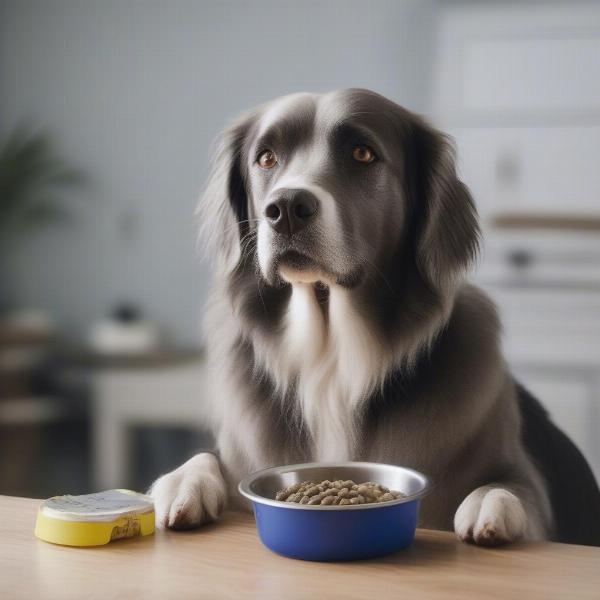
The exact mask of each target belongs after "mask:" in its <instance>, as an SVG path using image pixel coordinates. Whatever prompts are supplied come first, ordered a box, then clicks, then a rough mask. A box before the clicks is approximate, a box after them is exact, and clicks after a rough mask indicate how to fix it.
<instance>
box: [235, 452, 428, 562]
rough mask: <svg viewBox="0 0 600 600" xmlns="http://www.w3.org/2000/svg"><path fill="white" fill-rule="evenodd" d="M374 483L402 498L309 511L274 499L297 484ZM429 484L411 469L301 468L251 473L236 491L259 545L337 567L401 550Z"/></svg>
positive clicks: (373, 465)
mask: <svg viewBox="0 0 600 600" xmlns="http://www.w3.org/2000/svg"><path fill="white" fill-rule="evenodd" d="M325 479H329V480H332V481H333V480H337V479H352V480H353V481H355V482H357V483H362V482H365V481H375V482H377V483H380V484H381V485H384V486H386V487H388V488H389V489H391V490H396V491H399V492H403V493H404V494H406V496H405V497H403V498H400V499H398V500H391V501H389V502H382V503H374V504H357V505H345V506H320V505H316V506H309V505H307V504H296V503H289V502H280V501H278V500H275V495H276V493H277V492H278V491H279V490H281V489H283V488H286V487H288V486H290V485H292V484H294V483H298V482H300V481H315V482H320V481H324V480H325ZM429 487H430V483H429V480H428V478H427V477H426V476H425V475H423V474H421V473H419V472H417V471H413V470H412V469H407V468H405V467H397V466H394V465H385V464H380V463H366V462H347V463H305V464H300V465H288V466H285V467H273V468H271V469H265V470H263V471H258V472H256V473H253V474H252V475H250V476H249V477H247V478H246V479H244V480H243V481H242V482H241V483H240V485H239V491H240V493H241V494H243V495H244V496H245V497H246V498H248V499H249V500H251V501H252V507H253V509H254V516H255V518H256V527H257V529H258V535H259V536H260V539H261V541H262V543H263V544H264V545H265V546H266V547H267V548H270V549H271V550H273V551H274V552H277V553H278V554H282V555H284V556H288V557H290V558H299V559H302V560H317V561H334V560H337V561H342V560H357V559H365V558H373V557H374V556H382V555H384V554H390V553H391V552H395V551H397V550H400V549H402V548H406V546H408V545H409V544H410V543H411V542H412V541H413V539H414V537H415V529H416V526H417V517H418V513H419V503H420V500H421V498H422V497H423V496H424V495H425V494H426V493H427V492H428V490H429Z"/></svg>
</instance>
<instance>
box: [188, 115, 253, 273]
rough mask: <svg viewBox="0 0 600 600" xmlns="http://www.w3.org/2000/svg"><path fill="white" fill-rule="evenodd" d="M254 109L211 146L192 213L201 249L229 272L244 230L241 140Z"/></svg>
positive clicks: (245, 198)
mask: <svg viewBox="0 0 600 600" xmlns="http://www.w3.org/2000/svg"><path fill="white" fill-rule="evenodd" d="M255 119H256V112H255V111H253V112H250V113H246V114H244V115H242V116H241V117H240V118H239V119H237V120H236V121H235V122H234V123H233V124H232V125H230V126H229V127H227V129H225V130H224V131H223V132H222V133H221V134H220V135H219V136H218V138H217V140H216V141H215V144H214V146H213V152H212V155H213V159H212V168H211V171H210V174H209V177H208V181H207V182H206V186H205V188H204V191H203V193H202V196H201V198H200V202H199V204H198V208H197V210H196V215H197V217H198V218H199V219H200V239H201V241H202V242H203V245H204V252H205V253H206V254H207V255H209V256H210V257H215V258H216V260H217V262H218V263H219V264H220V265H221V266H222V267H223V268H225V269H226V270H227V271H232V270H233V269H234V268H235V267H236V265H237V264H238V262H239V260H240V257H241V242H242V239H243V237H244V236H245V235H246V233H247V232H248V196H247V191H246V175H245V173H244V169H243V165H242V162H243V160H242V149H243V145H244V140H245V139H246V136H247V134H248V131H249V129H250V127H251V126H252V124H253V123H254V122H255Z"/></svg>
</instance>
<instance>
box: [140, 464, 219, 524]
mask: <svg viewBox="0 0 600 600" xmlns="http://www.w3.org/2000/svg"><path fill="white" fill-rule="evenodd" d="M149 493H150V495H151V496H152V498H153V499H154V508H155V511H156V524H157V526H158V527H163V528H166V527H168V528H171V529H189V528H192V527H198V526H200V525H202V524H203V523H206V522H208V521H213V520H214V519H216V518H217V517H218V515H219V513H220V512H221V511H222V510H223V508H224V507H225V504H226V501H227V486H226V484H225V479H224V478H223V474H222V472H221V468H220V465H219V460H218V459H217V457H216V456H215V455H214V454H210V453H208V452H203V453H202V454H196V456H193V457H192V458H190V460H188V461H187V462H186V463H184V464H183V465H181V466H180V467H179V468H177V469H175V470H174V471H171V472H170V473H167V474H166V475H163V476H162V477H160V478H159V479H157V480H156V481H155V482H154V483H153V484H152V487H151V488H150V492H149Z"/></svg>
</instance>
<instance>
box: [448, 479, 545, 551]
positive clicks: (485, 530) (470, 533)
mask: <svg viewBox="0 0 600 600" xmlns="http://www.w3.org/2000/svg"><path fill="white" fill-rule="evenodd" d="M528 496H530V494H529V493H527V491H525V490H523V487H522V486H519V485H514V486H513V485H510V484H509V485H504V484H501V483H497V484H489V485H484V486H482V487H479V488H477V489H476V490H474V491H473V492H471V493H470V494H469V495H468V496H467V497H466V498H465V499H464V500H463V501H462V503H461V504H460V506H459V507H458V510H457V511H456V514H455V516H454V530H455V532H456V535H457V536H458V537H459V539H461V540H463V541H465V542H474V543H475V544H478V545H480V546H497V545H500V544H505V543H507V542H513V541H516V540H519V539H528V540H533V539H541V538H543V537H544V526H543V523H542V519H541V515H540V514H539V513H538V511H537V510H536V508H535V506H534V505H533V503H532V502H531V501H530V499H529V498H528Z"/></svg>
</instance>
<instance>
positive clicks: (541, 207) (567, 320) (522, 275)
mask: <svg viewBox="0 0 600 600" xmlns="http://www.w3.org/2000/svg"><path fill="white" fill-rule="evenodd" d="M439 24H440V25H439V26H440V30H439V45H438V52H437V58H438V59H437V66H436V70H435V78H434V85H433V106H434V114H435V120H436V122H437V125H438V126H439V127H440V128H441V129H442V130H444V131H447V132H449V133H450V134H451V135H452V136H454V138H455V139H456V143H457V155H458V169H459V173H460V176H461V179H462V180H463V181H464V182H465V183H466V184H467V185H468V186H469V187H470V189H471V190H472V192H473V196H474V198H475V200H476V203H477V205H478V208H479V212H480V214H481V215H482V221H483V224H484V232H485V235H484V248H485V253H484V257H483V260H482V263H481V266H480V269H479V272H478V274H477V281H478V283H480V284H482V285H483V286H484V287H485V288H486V290H487V291H488V292H489V293H490V295H491V296H492V297H493V298H494V300H495V301H496V302H497V304H498V306H499V309H500V314H501V318H502V322H503V325H504V335H503V341H504V351H505V355H506V357H507V360H508V362H509V364H510V365H511V367H512V369H513V371H514V372H515V373H516V374H517V376H518V377H520V378H521V380H522V381H523V383H524V384H525V385H526V386H527V387H529V388H530V389H531V391H532V392H533V393H534V395H535V396H536V397H538V398H539V399H540V400H541V401H542V403H543V404H544V405H545V406H546V408H547V409H548V410H549V412H550V414H551V415H552V417H553V419H554V420H555V421H556V423H557V424H558V425H559V426H560V427H561V428H562V429H563V430H564V431H566V432H567V433H568V434H569V435H570V437H571V438H572V439H573V440H574V441H575V443H576V444H577V445H578V446H579V448H580V449H581V450H582V451H583V453H584V454H585V456H586V457H587V458H588V460H589V462H590V464H591V465H592V467H593V469H594V471H595V473H596V476H597V477H600V231H599V230H598V226H599V224H600V219H599V217H600V3H598V2H596V3H591V2H586V3H578V2H563V3H510V4H508V3H494V4H491V3H478V4H477V3H463V4H452V5H442V6H441V7H440V20H439ZM499 217H502V222H503V224H504V225H505V226H506V224H507V223H512V224H513V225H514V224H518V225H519V226H520V227H523V226H524V225H523V224H524V223H526V224H529V225H531V224H533V225H536V226H539V225H540V223H543V224H548V223H553V224H554V226H555V227H556V225H557V224H559V225H560V226H561V227H565V223H567V224H568V225H569V226H572V224H573V223H578V224H579V226H580V227H583V226H582V225H581V223H584V225H585V226H586V227H585V228H586V229H587V230H588V232H587V233H585V234H584V233H582V232H574V233H566V232H565V231H561V230H559V229H556V230H553V231H550V230H544V231H539V230H532V229H506V228H503V229H498V228H495V227H494V223H498V222H499ZM590 224H595V225H594V226H595V227H596V231H594V230H593V229H594V226H590Z"/></svg>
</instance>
